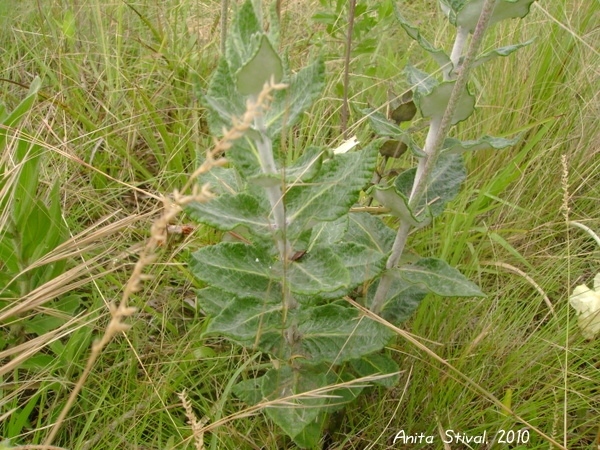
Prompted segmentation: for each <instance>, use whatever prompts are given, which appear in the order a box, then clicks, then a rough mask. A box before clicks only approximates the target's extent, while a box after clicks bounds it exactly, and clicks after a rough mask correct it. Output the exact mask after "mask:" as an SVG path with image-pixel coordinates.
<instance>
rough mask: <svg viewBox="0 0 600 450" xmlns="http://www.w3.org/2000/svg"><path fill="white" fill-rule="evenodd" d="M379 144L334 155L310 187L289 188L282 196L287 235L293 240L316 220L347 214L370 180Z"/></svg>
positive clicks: (376, 142)
mask: <svg viewBox="0 0 600 450" xmlns="http://www.w3.org/2000/svg"><path fill="white" fill-rule="evenodd" d="M379 144H380V142H379V141H375V142H374V143H372V144H370V145H369V146H367V148H365V149H363V150H361V151H357V152H351V153H350V152H349V153H343V154H339V155H335V156H334V158H333V159H330V160H328V161H325V162H324V163H323V168H322V170H321V171H320V172H319V174H317V175H316V176H315V177H314V178H312V179H311V182H310V184H306V185H297V186H293V187H291V188H290V189H289V190H288V192H287V195H286V200H287V204H286V213H287V219H288V228H287V231H288V235H289V236H291V237H297V236H299V235H300V233H301V232H302V231H304V230H305V229H306V228H307V227H308V228H310V227H311V226H313V225H314V224H315V222H317V221H332V220H336V219H337V218H339V217H341V216H342V215H344V214H346V213H347V212H348V209H349V208H350V207H351V206H352V205H353V204H354V203H355V202H356V201H357V200H358V196H359V194H360V191H361V189H362V188H363V187H365V185H366V184H367V183H368V182H369V181H370V180H371V178H372V176H373V171H374V170H375V165H376V163H377V150H378V146H379Z"/></svg>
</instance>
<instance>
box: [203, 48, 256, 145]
mask: <svg viewBox="0 0 600 450" xmlns="http://www.w3.org/2000/svg"><path fill="white" fill-rule="evenodd" d="M196 93H197V95H198V96H199V97H200V99H201V100H202V103H204V105H205V106H206V107H207V108H209V109H210V112H211V114H209V115H208V126H209V129H210V132H211V134H213V135H214V136H222V135H223V128H226V129H229V128H231V127H232V125H233V124H232V122H231V118H232V117H234V116H235V117H241V116H242V115H243V114H244V112H245V111H246V103H245V100H244V97H243V96H242V95H240V93H239V92H238V91H237V90H236V88H235V83H234V81H233V78H232V77H231V73H230V69H229V65H228V64H227V61H226V60H225V59H224V58H221V60H220V61H219V65H218V66H217V70H216V71H215V73H214V75H213V76H212V78H211V80H210V83H209V84H208V91H207V92H206V95H205V94H203V93H202V91H201V90H199V89H198V90H197V92H196Z"/></svg>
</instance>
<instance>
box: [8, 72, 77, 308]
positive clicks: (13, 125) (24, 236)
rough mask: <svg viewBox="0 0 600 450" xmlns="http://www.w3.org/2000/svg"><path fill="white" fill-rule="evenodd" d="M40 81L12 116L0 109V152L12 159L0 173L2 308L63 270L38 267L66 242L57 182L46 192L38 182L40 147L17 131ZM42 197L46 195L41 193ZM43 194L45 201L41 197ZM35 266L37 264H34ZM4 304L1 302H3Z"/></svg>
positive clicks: (60, 262)
mask: <svg viewBox="0 0 600 450" xmlns="http://www.w3.org/2000/svg"><path fill="white" fill-rule="evenodd" d="M40 87H41V80H40V79H39V78H36V79H35V80H34V81H33V82H32V83H31V87H30V89H29V93H28V94H27V97H26V98H25V99H24V100H23V101H22V102H21V103H20V104H19V105H18V106H17V107H16V108H15V109H14V110H13V111H12V112H11V113H7V112H6V111H5V107H4V106H3V105H0V148H2V149H3V150H6V152H7V153H6V154H11V155H13V159H12V161H11V163H10V164H9V163H8V161H7V163H6V164H4V166H3V167H0V171H1V172H2V174H3V176H2V178H1V180H0V189H1V190H2V191H3V193H4V195H2V197H1V199H0V210H1V211H3V224H2V227H1V228H0V230H1V234H0V264H1V267H2V270H0V307H2V308H3V307H5V306H7V304H9V299H12V298H19V297H23V296H25V295H27V294H29V293H30V292H32V291H33V290H34V289H36V288H37V287H39V286H41V285H42V284H44V283H46V282H47V281H49V280H51V279H53V278H55V277H56V276H58V275H59V274H61V273H62V272H63V271H64V268H65V260H58V261H53V262H49V263H48V264H44V263H39V260H40V259H41V258H42V257H43V256H44V255H46V254H47V253H48V252H50V251H51V250H53V249H54V248H56V247H57V246H58V245H59V244H60V243H61V242H63V240H64V235H65V227H64V224H63V221H62V214H61V207H60V197H59V183H58V182H56V183H54V185H53V186H52V188H51V189H49V191H47V192H44V189H43V185H42V183H40V181H39V172H40V167H41V160H42V147H41V146H40V145H38V144H37V143H35V142H34V141H35V140H34V139H32V138H31V137H29V136H28V135H27V134H26V133H25V132H24V131H23V130H20V129H18V128H17V125H18V123H19V121H20V120H22V119H23V117H24V116H25V115H26V114H27V113H28V112H29V111H30V109H31V107H32V105H33V102H34V100H35V99H36V97H37V93H38V91H39V89H40ZM44 194H45V195H44ZM45 196H47V199H48V200H47V203H48V205H46V202H45V201H44V200H45V199H44V197H45ZM34 263H36V264H34ZM3 300H4V301H3Z"/></svg>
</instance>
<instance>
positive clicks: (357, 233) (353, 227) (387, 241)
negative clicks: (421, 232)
mask: <svg viewBox="0 0 600 450" xmlns="http://www.w3.org/2000/svg"><path fill="white" fill-rule="evenodd" d="M395 238H396V232H395V231H394V230H392V229H391V228H390V227H388V226H387V225H386V224H385V223H384V222H383V220H381V219H379V218H377V217H373V216H372V215H371V214H369V213H366V212H351V213H350V214H348V231H347V232H346V234H345V235H344V241H346V242H353V243H355V244H360V245H364V246H365V247H367V248H370V249H373V250H375V251H377V252H379V253H382V254H387V253H388V252H389V251H390V250H391V249H392V245H393V244H394V239H395Z"/></svg>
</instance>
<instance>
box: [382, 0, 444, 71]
mask: <svg viewBox="0 0 600 450" xmlns="http://www.w3.org/2000/svg"><path fill="white" fill-rule="evenodd" d="M394 10H395V12H396V18H397V19H398V21H399V22H400V25H401V26H402V28H403V29H404V31H405V32H406V34H408V35H409V36H410V37H411V38H412V39H414V40H415V41H417V43H418V44H419V45H420V46H421V47H422V48H423V50H425V51H426V52H427V53H429V54H430V55H431V57H432V58H433V59H434V60H435V62H437V63H438V64H439V66H440V68H441V69H442V70H443V71H444V73H450V71H451V70H452V64H451V62H450V57H449V56H448V55H447V54H446V52H444V50H442V49H439V48H435V47H434V46H433V45H432V44H431V43H430V42H429V41H428V40H427V39H425V38H424V37H423V35H422V34H421V31H420V30H419V29H418V28H416V27H413V26H412V25H411V24H410V23H409V22H408V21H406V19H405V18H404V17H403V16H402V14H401V13H400V4H399V3H397V4H396V6H395V8H394Z"/></svg>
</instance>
